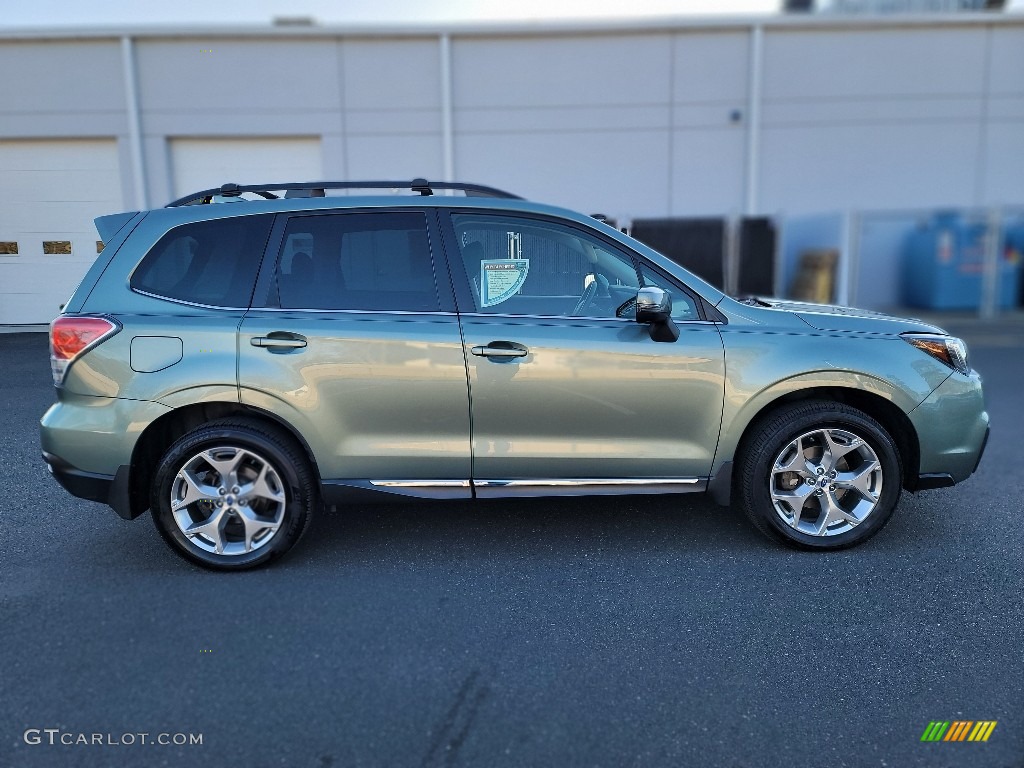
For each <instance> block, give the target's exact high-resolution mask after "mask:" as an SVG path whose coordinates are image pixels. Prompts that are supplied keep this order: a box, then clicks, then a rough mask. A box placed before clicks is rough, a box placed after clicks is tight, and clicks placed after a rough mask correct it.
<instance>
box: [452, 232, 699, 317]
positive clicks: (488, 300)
mask: <svg viewBox="0 0 1024 768" xmlns="http://www.w3.org/2000/svg"><path fill="white" fill-rule="evenodd" d="M452 223H453V225H454V228H455V234H456V238H457V240H458V245H459V250H460V254H461V257H462V263H463V265H464V267H465V270H466V277H467V279H468V280H469V284H470V291H471V293H472V295H473V300H474V301H475V303H476V308H475V309H476V311H477V312H484V313H494V314H512V315H542V316H555V317H598V318H616V317H618V318H626V319H629V318H631V317H632V315H631V314H630V313H631V311H632V306H633V305H631V303H630V302H631V301H632V300H634V299H635V298H636V293H637V291H638V290H639V289H640V287H641V286H644V285H655V286H658V287H662V288H666V289H667V290H669V291H670V292H671V293H672V299H673V313H672V315H673V317H675V318H677V319H696V317H697V311H696V305H695V303H694V301H693V299H692V298H690V297H689V296H688V295H687V294H686V293H685V292H683V291H682V290H678V289H676V290H673V289H672V288H671V287H670V286H669V285H667V282H666V281H665V280H663V279H661V278H660V277H655V276H653V275H651V274H649V273H648V272H647V271H646V270H644V269H642V268H641V269H640V270H639V271H638V268H637V265H636V264H634V262H633V260H632V259H631V258H630V257H629V256H628V255H627V254H625V253H623V252H620V251H618V250H617V249H615V248H613V247H611V246H609V245H608V244H606V243H605V242H604V241H602V240H600V239H599V238H596V237H591V236H589V235H587V234H586V233H585V232H582V231H580V230H578V229H576V228H574V227H568V226H564V225H560V224H556V223H554V222H549V221H543V220H539V219H530V218H520V217H516V216H507V215H504V214H490V213H487V214H477V213H465V214H464V213H456V214H453V215H452Z"/></svg>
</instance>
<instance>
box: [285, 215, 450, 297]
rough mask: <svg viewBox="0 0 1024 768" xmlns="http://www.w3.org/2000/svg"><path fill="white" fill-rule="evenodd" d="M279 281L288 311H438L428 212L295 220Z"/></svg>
mask: <svg viewBox="0 0 1024 768" xmlns="http://www.w3.org/2000/svg"><path fill="white" fill-rule="evenodd" d="M277 282H278V294H279V297H280V302H281V307H282V308H283V309H328V310H330V309H356V310H396V311H407V312H408V311H432V310H437V309H438V308H439V306H438V301H437V291H436V288H435V284H434V268H433V264H432V262H431V258H430V245H429V241H428V239H427V224H426V217H425V216H424V215H423V214H422V213H391V212H387V213H342V214H328V215H321V216H296V217H293V218H292V219H290V220H289V222H288V226H287V228H286V229H285V236H284V245H283V247H282V250H281V258H280V259H279V261H278V273H277Z"/></svg>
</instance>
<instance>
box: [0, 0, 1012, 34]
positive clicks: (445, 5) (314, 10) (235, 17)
mask: <svg viewBox="0 0 1024 768" xmlns="http://www.w3.org/2000/svg"><path fill="white" fill-rule="evenodd" d="M781 3H782V0H614V2H613V1H611V0H223V1H221V2H218V1H217V0H171V1H170V2H167V1H166V0H160V1H159V2H158V1H157V0H91V1H90V0H0V28H22V27H88V26H117V25H122V24H129V25H132V26H137V25H145V24H188V23H201V24H224V23H244V24H259V23H269V22H270V20H271V19H273V18H274V17H276V16H292V17H294V16H311V17H313V18H314V19H316V20H317V21H319V22H322V23H327V24H357V25H359V24H378V23H384V24H403V23H407V24H424V23H432V22H473V21H505V20H511V21H532V20H536V21H543V20H550V19H611V18H638V17H640V18H643V17H651V16H678V15H702V16H724V15H733V14H747V15H764V14H771V13H775V12H777V11H778V9H779V7H780V5H781ZM1007 7H1008V9H1012V10H1014V11H1024V0H1007Z"/></svg>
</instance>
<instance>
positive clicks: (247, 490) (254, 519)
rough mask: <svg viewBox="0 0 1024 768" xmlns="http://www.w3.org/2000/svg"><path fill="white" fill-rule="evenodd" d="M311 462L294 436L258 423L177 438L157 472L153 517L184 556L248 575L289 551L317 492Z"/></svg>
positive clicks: (211, 427)
mask: <svg viewBox="0 0 1024 768" xmlns="http://www.w3.org/2000/svg"><path fill="white" fill-rule="evenodd" d="M314 488H315V486H314V483H313V478H312V472H311V471H310V469H309V462H308V461H307V460H306V458H305V457H304V456H303V455H302V454H301V453H300V450H299V449H298V447H297V446H295V445H294V443H293V441H292V440H291V439H290V438H289V437H288V436H286V435H284V434H281V433H279V432H278V431H277V430H274V429H273V428H269V427H265V426H264V425H262V424H260V423H258V422H249V421H246V420H224V421H217V422H212V423H210V424H208V425H205V426H203V427H200V428H198V429H196V430H194V431H193V432H190V433H188V434H187V435H185V436H183V437H182V438H180V439H179V440H177V441H176V442H175V443H174V444H173V445H171V447H170V448H168V449H167V451H166V452H165V453H164V456H163V458H162V460H161V461H160V464H159V466H158V467H157V470H156V475H155V481H154V483H153V488H152V498H151V500H150V504H151V508H152V510H153V520H154V522H155V523H156V527H157V529H158V530H159V531H160V534H161V535H162V536H163V538H164V540H165V541H166V542H167V543H168V544H169V545H170V546H171V548H172V549H173V550H174V551H175V552H176V553H177V554H179V555H181V556H182V557H184V558H185V559H187V560H191V561H192V562H194V563H198V564H199V565H202V566H204V567H207V568H214V569H219V570H242V569H246V568H253V567H256V566H259V565H263V564H265V563H267V562H269V561H270V560H273V559H276V558H277V557H280V556H281V555H283V554H284V553H285V552H286V551H288V550H289V549H290V548H291V547H292V546H293V545H294V544H295V543H296V542H297V541H298V540H299V537H300V536H301V535H302V533H303V531H304V530H305V528H306V525H307V524H308V522H309V520H310V517H311V515H312V511H313V509H312V508H313V505H314V500H315V499H316V495H315V490H314Z"/></svg>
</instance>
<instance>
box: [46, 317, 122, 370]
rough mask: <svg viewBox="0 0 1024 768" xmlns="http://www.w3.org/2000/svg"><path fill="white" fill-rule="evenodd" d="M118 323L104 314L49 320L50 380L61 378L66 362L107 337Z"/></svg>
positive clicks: (116, 328)
mask: <svg viewBox="0 0 1024 768" xmlns="http://www.w3.org/2000/svg"><path fill="white" fill-rule="evenodd" d="M119 330H121V326H119V325H118V324H117V323H115V322H114V321H113V320H108V319H107V318H105V317H74V316H69V315H61V316H60V317H58V318H57V319H56V320H54V321H53V322H52V323H50V369H51V371H53V384H54V386H57V387H59V386H60V385H61V384H62V383H63V382H64V373H65V372H66V371H67V369H68V366H69V365H71V363H73V362H74V361H75V359H76V358H77V357H78V356H79V355H81V354H82V353H83V352H85V350H87V349H89V348H90V347H94V346H96V345H97V344H99V343H100V342H101V341H103V340H105V339H108V338H110V337H111V336H113V335H114V334H115V333H117V332H118V331H119Z"/></svg>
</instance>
